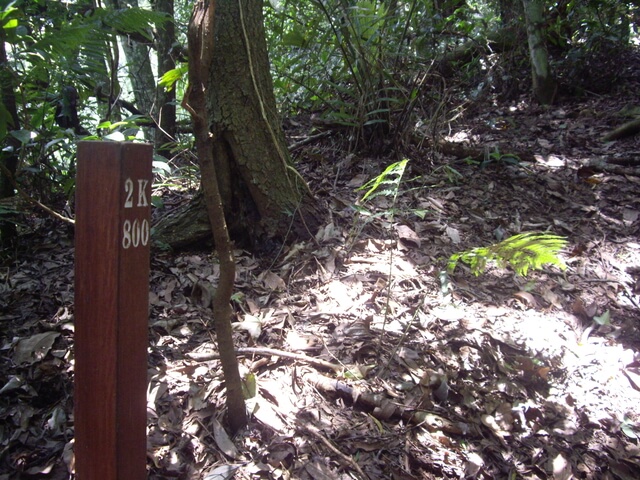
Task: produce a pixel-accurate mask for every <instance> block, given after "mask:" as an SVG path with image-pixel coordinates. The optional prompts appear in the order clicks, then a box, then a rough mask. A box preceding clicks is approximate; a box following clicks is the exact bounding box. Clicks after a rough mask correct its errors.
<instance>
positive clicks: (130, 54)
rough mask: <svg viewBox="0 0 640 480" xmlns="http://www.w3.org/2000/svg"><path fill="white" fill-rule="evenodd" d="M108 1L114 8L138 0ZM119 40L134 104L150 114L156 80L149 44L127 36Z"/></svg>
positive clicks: (135, 5)
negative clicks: (125, 60)
mask: <svg viewBox="0 0 640 480" xmlns="http://www.w3.org/2000/svg"><path fill="white" fill-rule="evenodd" d="M108 3H110V4H111V5H112V6H113V7H114V8H122V7H138V0H110V1H109V2H108ZM120 40H121V42H120V43H121V44H122V50H124V54H125V58H126V59H127V71H128V73H129V80H131V87H132V88H133V95H134V98H135V106H136V108H137V109H138V110H140V111H141V112H143V113H144V114H146V115H151V110H152V108H153V102H154V96H155V88H156V81H155V78H154V76H153V70H152V69H151V61H150V57H149V45H146V44H144V43H140V42H138V41H136V40H134V39H132V38H127V37H120Z"/></svg>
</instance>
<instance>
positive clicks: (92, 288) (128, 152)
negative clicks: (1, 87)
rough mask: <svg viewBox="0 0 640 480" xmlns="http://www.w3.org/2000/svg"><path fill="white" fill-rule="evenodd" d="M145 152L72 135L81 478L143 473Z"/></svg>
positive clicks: (107, 479) (148, 152) (122, 478)
mask: <svg viewBox="0 0 640 480" xmlns="http://www.w3.org/2000/svg"><path fill="white" fill-rule="evenodd" d="M151 161H152V147H151V146H150V145H146V144H134V143H115V142H80V143H79V144H78V174H77V181H76V235H75V256H76V260H75V261H76V264H75V398H74V401H75V412H74V419H75V457H76V478H77V480H142V479H144V478H146V475H147V473H146V426H147V416H146V390H147V345H148V315H149V313H148V312H149V307H148V304H149V243H150V225H149V223H150V213H151V210H150V203H151V202H150V200H151V183H152V173H151Z"/></svg>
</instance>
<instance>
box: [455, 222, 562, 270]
mask: <svg viewBox="0 0 640 480" xmlns="http://www.w3.org/2000/svg"><path fill="white" fill-rule="evenodd" d="M566 244H567V240H566V238H565V237H561V236H558V235H554V234H550V233H546V232H528V233H522V234H519V235H514V236H512V237H509V238H507V239H506V240H503V241H502V242H500V243H496V244H494V245H491V246H489V247H478V248H474V249H471V250H467V251H465V252H460V253H456V254H454V255H452V256H451V257H450V259H449V263H448V265H447V269H448V270H449V271H450V272H453V270H455V268H456V266H457V264H458V262H459V261H463V262H464V263H466V264H468V265H469V267H470V268H471V271H472V272H473V274H474V275H479V274H480V273H482V272H484V270H485V268H486V265H487V262H489V261H493V262H496V263H497V264H498V266H500V267H505V266H507V265H510V266H511V267H512V268H513V269H514V270H515V272H516V273H517V274H518V275H522V276H526V275H527V273H528V272H529V269H534V270H540V269H541V268H542V267H543V266H544V265H547V264H551V265H556V266H558V267H559V268H562V269H564V268H566V266H565V265H564V262H563V261H562V259H560V257H559V256H558V254H559V253H560V250H562V249H563V248H564V247H565V246H566Z"/></svg>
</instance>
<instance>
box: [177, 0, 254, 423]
mask: <svg viewBox="0 0 640 480" xmlns="http://www.w3.org/2000/svg"><path fill="white" fill-rule="evenodd" d="M221 3H224V1H223V2H221ZM220 20H221V19H218V18H216V1H215V0H199V1H198V2H197V3H196V5H195V6H194V9H193V15H192V16H191V21H190V22H189V29H188V33H187V38H188V40H189V87H188V89H187V93H186V94H185V98H184V102H183V105H184V107H185V108H186V109H187V110H188V111H189V113H191V118H192V120H193V130H194V135H195V140H196V150H197V152H198V159H199V161H200V173H201V177H202V187H203V192H204V198H205V203H206V207H207V212H208V214H209V220H210V222H211V229H212V231H213V237H214V239H215V242H216V250H217V252H218V258H219V260H220V278H219V280H218V285H217V287H216V293H215V296H214V299H213V317H214V322H215V327H216V337H217V341H218V350H219V351H220V362H221V363H222V371H223V373H224V379H225V385H226V387H227V402H226V403H227V413H228V415H227V418H228V421H229V425H230V427H231V430H232V431H233V433H235V432H237V431H238V430H240V429H241V428H243V427H244V426H245V425H246V424H247V413H246V408H245V403H244V397H243V393H242V381H241V379H240V373H239V371H238V361H237V359H236V354H235V349H234V345H233V331H232V327H231V318H232V315H233V312H232V310H231V295H232V293H233V284H234V280H235V260H234V258H233V246H232V245H231V240H230V238H229V232H228V230H227V224H226V222H225V218H224V209H223V206H222V198H221V196H220V189H219V187H218V172H217V167H216V163H215V162H214V158H213V153H214V151H215V146H214V143H215V139H214V138H213V137H212V136H211V134H210V131H209V109H208V108H207V103H206V101H205V94H206V90H207V87H208V86H209V85H210V82H209V79H210V78H209V72H210V71H211V65H212V56H213V55H214V53H215V48H214V45H215V44H216V43H217V42H215V36H214V25H215V24H216V23H218V22H219V21H220Z"/></svg>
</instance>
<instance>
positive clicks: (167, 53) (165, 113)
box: [154, 0, 176, 158]
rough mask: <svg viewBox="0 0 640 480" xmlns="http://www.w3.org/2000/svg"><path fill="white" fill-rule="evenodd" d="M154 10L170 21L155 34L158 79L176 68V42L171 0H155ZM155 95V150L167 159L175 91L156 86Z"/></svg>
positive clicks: (172, 133) (173, 125)
mask: <svg viewBox="0 0 640 480" xmlns="http://www.w3.org/2000/svg"><path fill="white" fill-rule="evenodd" d="M155 10H156V11H157V12H162V13H166V14H167V15H168V16H169V18H170V19H171V20H169V21H167V22H165V23H164V25H162V26H161V27H160V28H158V32H157V40H156V50H157V53H158V78H160V77H162V75H164V74H165V73H167V72H168V71H169V70H173V69H174V68H176V62H175V60H174V59H173V56H172V55H171V49H172V48H173V45H174V43H175V41H176V32H175V24H174V23H173V18H174V14H173V0H156V3H155ZM156 93H157V95H156V102H157V106H156V112H155V114H154V118H155V121H156V124H157V128H156V137H155V148H156V151H157V152H158V153H159V154H160V155H163V156H165V157H167V158H169V157H170V156H171V149H170V148H169V147H168V146H167V143H168V142H173V141H175V136H176V89H175V88H172V89H171V90H169V91H167V90H165V89H164V87H162V86H158V87H157V90H156Z"/></svg>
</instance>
